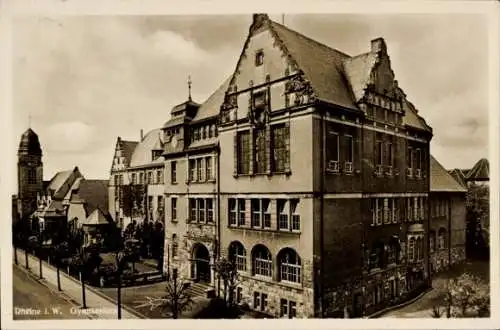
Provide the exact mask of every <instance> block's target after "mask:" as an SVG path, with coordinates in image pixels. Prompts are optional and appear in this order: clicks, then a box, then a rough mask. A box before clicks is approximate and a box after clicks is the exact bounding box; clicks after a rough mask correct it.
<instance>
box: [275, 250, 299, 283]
mask: <svg viewBox="0 0 500 330" xmlns="http://www.w3.org/2000/svg"><path fill="white" fill-rule="evenodd" d="M278 265H279V280H280V281H287V282H293V283H300V282H301V278H300V277H301V269H302V263H301V260H300V257H299V255H298V254H297V252H295V250H293V249H290V248H285V249H283V250H281V251H280V253H279V254H278Z"/></svg>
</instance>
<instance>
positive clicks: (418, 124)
mask: <svg viewBox="0 0 500 330" xmlns="http://www.w3.org/2000/svg"><path fill="white" fill-rule="evenodd" d="M403 109H404V110H405V115H404V117H403V124H404V125H407V126H410V127H415V128H418V129H421V130H424V131H432V128H431V127H430V126H429V125H427V123H426V122H425V120H424V118H422V117H421V116H419V115H418V111H417V109H416V108H415V106H414V105H413V104H412V103H411V102H409V101H407V100H405V101H404V102H403Z"/></svg>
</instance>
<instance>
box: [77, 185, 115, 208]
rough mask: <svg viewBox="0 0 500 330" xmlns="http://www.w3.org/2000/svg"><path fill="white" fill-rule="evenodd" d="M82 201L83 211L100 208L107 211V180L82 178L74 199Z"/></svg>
mask: <svg viewBox="0 0 500 330" xmlns="http://www.w3.org/2000/svg"><path fill="white" fill-rule="evenodd" d="M76 200H79V201H80V202H82V203H84V207H85V213H86V214H90V213H92V212H94V210H95V209H97V208H100V209H101V210H102V212H104V213H105V214H107V213H108V180H82V182H81V183H80V186H79V187H78V191H77V193H76V196H75V199H74V200H73V201H76Z"/></svg>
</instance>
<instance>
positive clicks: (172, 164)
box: [170, 161, 177, 184]
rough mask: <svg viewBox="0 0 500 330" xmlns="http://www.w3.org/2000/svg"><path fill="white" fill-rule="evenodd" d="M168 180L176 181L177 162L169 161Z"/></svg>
mask: <svg viewBox="0 0 500 330" xmlns="http://www.w3.org/2000/svg"><path fill="white" fill-rule="evenodd" d="M170 182H171V183H174V184H175V183H177V162H176V161H172V162H170Z"/></svg>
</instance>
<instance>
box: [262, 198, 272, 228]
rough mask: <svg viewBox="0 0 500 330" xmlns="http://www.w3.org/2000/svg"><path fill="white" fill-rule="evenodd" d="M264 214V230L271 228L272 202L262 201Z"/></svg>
mask: <svg viewBox="0 0 500 330" xmlns="http://www.w3.org/2000/svg"><path fill="white" fill-rule="evenodd" d="M262 212H264V228H271V201H270V200H269V199H263V200H262Z"/></svg>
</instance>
